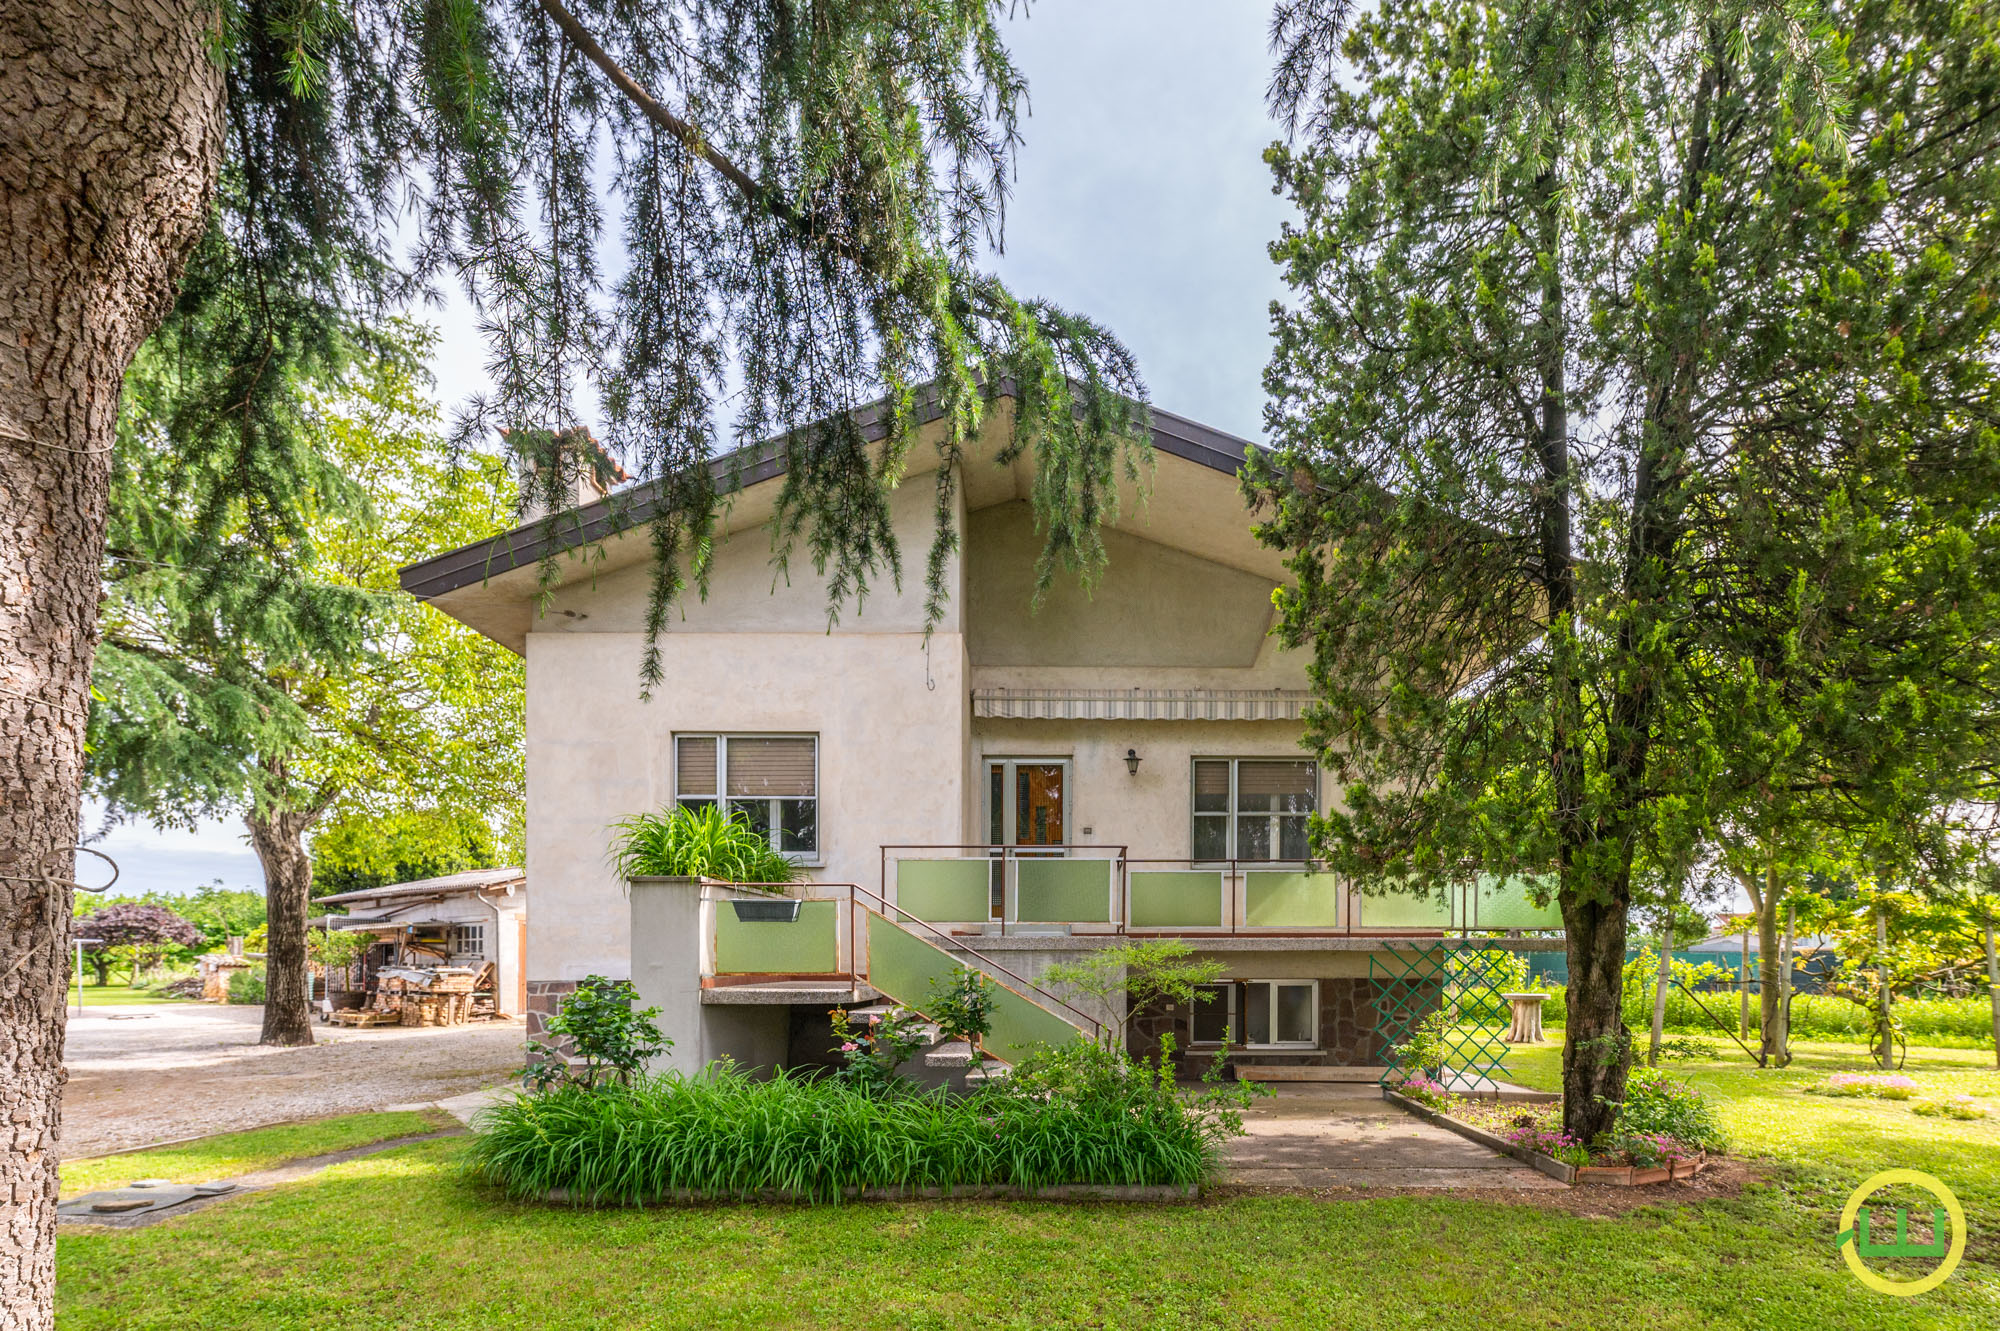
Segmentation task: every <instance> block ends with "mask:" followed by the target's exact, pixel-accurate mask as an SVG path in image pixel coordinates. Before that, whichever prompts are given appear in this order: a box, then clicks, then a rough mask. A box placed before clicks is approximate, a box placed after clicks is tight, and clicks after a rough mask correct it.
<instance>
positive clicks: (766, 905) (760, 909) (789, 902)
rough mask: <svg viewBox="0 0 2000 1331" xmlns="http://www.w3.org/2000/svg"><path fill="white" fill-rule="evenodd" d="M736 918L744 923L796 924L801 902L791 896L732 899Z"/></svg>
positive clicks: (731, 903)
mask: <svg viewBox="0 0 2000 1331" xmlns="http://www.w3.org/2000/svg"><path fill="white" fill-rule="evenodd" d="M729 904H730V905H731V906H733V907H735V909H736V918H737V919H738V920H740V921H741V922H742V923H744V924H752V923H758V924H796V923H797V922H798V918H799V904H800V903H799V902H797V901H795V900H793V899H792V898H790V897H772V898H771V899H770V900H769V901H732V902H730V903H729Z"/></svg>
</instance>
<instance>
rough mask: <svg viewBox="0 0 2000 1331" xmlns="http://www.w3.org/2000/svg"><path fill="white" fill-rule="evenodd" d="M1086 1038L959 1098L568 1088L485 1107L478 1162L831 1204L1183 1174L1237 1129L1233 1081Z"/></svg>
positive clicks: (780, 1079)
mask: <svg viewBox="0 0 2000 1331" xmlns="http://www.w3.org/2000/svg"><path fill="white" fill-rule="evenodd" d="M1092 1050H1094V1047H1093V1046H1091V1045H1090V1044H1088V1042H1085V1041H1078V1042H1076V1043H1075V1044H1074V1045H1073V1046H1071V1047H1069V1048H1066V1049H1063V1050H1061V1051H1049V1052H1047V1053H1044V1054H1040V1055H1036V1056H1031V1057H1029V1058H1026V1059H1023V1060H1022V1062H1021V1063H1020V1065H1019V1066H1018V1067H1017V1068H1016V1069H1015V1073H1014V1076H1013V1077H1011V1078H1008V1079H1006V1080H1005V1081H1002V1082H1000V1083H998V1084H995V1085H993V1086H990V1087H988V1088H986V1089H983V1090H981V1091H978V1092H976V1093H974V1094H972V1095H969V1096H952V1095H950V1094H947V1093H946V1092H943V1091H926V1092H915V1093H911V1094H906V1095H894V1096H880V1095H871V1094H869V1093H867V1092H865V1091H862V1090H859V1089H856V1088H855V1087H854V1086H852V1085H849V1084H848V1083H847V1082H845V1081H843V1080H841V1079H838V1078H832V1077H822V1078H818V1079H808V1078H806V1077H803V1076H800V1075H798V1074H795V1073H791V1072H781V1073H779V1074H778V1075H776V1076H774V1077H771V1078H769V1079H768V1080H757V1079H754V1078H752V1077H750V1076H749V1075H747V1074H746V1073H744V1072H742V1071H739V1070H738V1069H736V1068H734V1067H733V1066H731V1065H729V1064H726V1063H724V1064H718V1065H716V1066H714V1067H711V1068H709V1069H708V1070H707V1071H705V1072H703V1073H701V1074H700V1075H698V1076H695V1077H683V1076H681V1075H679V1074H678V1073H670V1074H668V1075H666V1076H664V1077H639V1078H635V1079H634V1080H633V1082H632V1083H631V1084H630V1085H629V1086H628V1085H621V1084H611V1085H607V1086H604V1087H601V1088H600V1089H598V1090H596V1091H589V1090H586V1089H584V1088H582V1087H579V1086H573V1085H563V1086H557V1087H553V1088H551V1089H550V1090H548V1091H546V1092H544V1093H541V1094H537V1095H523V1096H519V1097H516V1098H515V1099H513V1100H510V1101H507V1102H505V1103H503V1104H500V1105H496V1106H494V1107H493V1108H491V1109H488V1110H486V1111H485V1112H484V1114H483V1116H482V1119H481V1121H480V1125H479V1126H480V1132H479V1134H478V1135H477V1136H476V1137H475V1138H474V1139H473V1143H472V1146H471V1149H470V1151H469V1159H470V1163H471V1166H472V1168H473V1169H474V1170H475V1171H477V1173H478V1174H479V1175H480V1176H481V1177H483V1178H485V1179H486V1180H488V1181H490V1182H492V1183H495V1184H498V1185H499V1186H501V1187H503V1188H505V1189H506V1190H507V1191H508V1193H509V1194H511V1195H513V1196H517V1197H543V1196H546V1195H547V1194H548V1193H549V1192H550V1190H551V1189H557V1188H560V1189H566V1190H567V1191H568V1193H569V1195H570V1196H571V1197H572V1198H573V1199H575V1200H577V1201H582V1202H586V1203H589V1204H593V1205H637V1204H643V1203H646V1202H652V1201H658V1200H660V1199H662V1198H668V1197H674V1196H679V1195H683V1194H693V1195H697V1196H701V1197H712V1198H730V1197H739V1198H740V1197H750V1196H754V1195H757V1194H759V1193H761V1192H764V1191H767V1190H769V1191H776V1192H780V1193H783V1194H786V1195H788V1196H795V1197H799V1198H807V1199H812V1200H817V1201H838V1200H839V1199H840V1197H841V1194H842V1190H843V1189H846V1188H869V1187H882V1188H904V1187H911V1188H914V1187H939V1188H963V1187H975V1186H982V1185H1008V1184H1011V1185H1015V1186H1019V1187H1024V1188H1043V1187H1052V1186H1055V1185H1058V1184H1064V1183H1089V1184H1099V1185H1107V1186H1108V1185H1121V1184H1169V1185H1180V1186H1188V1185H1193V1184H1198V1183H1201V1182H1202V1181H1204V1180H1205V1179H1208V1178H1209V1177H1211V1176H1212V1175H1213V1173H1214V1171H1215V1168H1216V1165H1217V1161H1218V1159H1219V1147H1220V1143H1221V1141H1222V1140H1223V1139H1224V1138H1225V1137H1227V1136H1228V1135H1231V1134H1233V1133H1234V1132H1236V1131H1240V1128H1241V1120H1240V1115H1239V1116H1238V1117H1236V1118H1233V1119H1232V1117H1231V1115H1232V1113H1233V1112H1235V1111H1233V1110H1232V1107H1231V1106H1232V1104H1240V1102H1241V1101H1243V1100H1245V1099H1247V1095H1248V1092H1247V1091H1246V1090H1245V1089H1243V1088H1239V1087H1235V1086H1227V1087H1221V1086H1218V1087H1212V1088H1210V1089H1208V1090H1206V1091H1203V1092H1200V1093H1190V1092H1186V1091H1182V1090H1180V1089H1179V1088H1178V1087H1177V1086H1176V1085H1175V1084H1174V1080H1173V1068H1172V1064H1171V1062H1169V1061H1167V1060H1165V1059H1162V1060H1160V1062H1159V1063H1158V1064H1157V1065H1145V1064H1132V1063H1129V1062H1127V1061H1126V1060H1125V1059H1124V1058H1123V1057H1122V1056H1120V1055H1116V1054H1113V1053H1109V1052H1106V1051H1102V1050H1095V1051H1094V1052H1086V1051H1092Z"/></svg>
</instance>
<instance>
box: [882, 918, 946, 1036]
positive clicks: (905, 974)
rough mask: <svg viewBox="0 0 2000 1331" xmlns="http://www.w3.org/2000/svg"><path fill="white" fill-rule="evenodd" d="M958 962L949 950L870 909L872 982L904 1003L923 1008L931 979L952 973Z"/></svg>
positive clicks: (906, 1005) (908, 1005) (929, 989)
mask: <svg viewBox="0 0 2000 1331" xmlns="http://www.w3.org/2000/svg"><path fill="white" fill-rule="evenodd" d="M953 969H954V963H953V962H952V959H951V957H950V956H949V955H947V954H946V952H945V950H944V949H943V948H940V947H933V946H932V945H931V944H929V943H926V942H925V941H924V940H923V939H921V938H919V937H917V936H916V935H915V934H913V933H911V932H909V931H908V930H906V929H903V928H901V927H899V926H897V925H894V924H891V923H890V922H889V921H888V920H886V919H884V918H883V917H882V916H880V915H877V914H875V913H874V912H873V911H870V912H869V913H868V983H870V984H872V985H874V986H875V987H876V988H877V989H880V990H881V991H882V992H883V993H885V994H887V995H888V996H889V997H891V998H893V999H895V1000H896V1001H897V1002H898V1003H901V1004H902V1005H903V1006H904V1007H911V1008H915V1009H917V1010H918V1011H919V1012H921V1011H922V1010H923V1006H924V1001H925V999H927V998H928V997H929V995H930V992H931V981H932V980H935V979H940V978H943V977H947V976H949V975H950V974H951V973H952V971H953Z"/></svg>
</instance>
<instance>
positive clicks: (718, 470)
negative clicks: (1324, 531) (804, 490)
mask: <svg viewBox="0 0 2000 1331" xmlns="http://www.w3.org/2000/svg"><path fill="white" fill-rule="evenodd" d="M1011 388H1012V385H1011V384H1007V385H1003V386H1002V388H1001V393H1000V395H1001V396H1003V397H1006V396H1011V395H1012V394H1011ZM942 414H943V412H942V409H941V408H940V407H939V405H938V401H937V398H936V396H935V394H929V393H927V394H925V395H924V396H923V398H922V399H921V400H920V401H919V402H918V404H917V409H916V418H917V419H916V423H917V424H919V425H927V424H929V423H930V422H932V421H935V420H937V419H938V418H939V417H940V416H941V415H942ZM1148 415H1149V417H1150V419H1151V422H1152V430H1153V447H1154V448H1155V449H1157V450H1158V451H1160V452H1162V453H1166V454H1169V455H1171V456H1173V457H1177V458H1181V459H1183V460H1185V461H1188V462H1193V463H1197V464H1199V465H1201V466H1204V467H1207V468H1209V469H1210V470H1212V471H1219V472H1222V473H1223V474H1224V475H1228V476H1234V475H1236V474H1237V472H1238V471H1240V470H1241V469H1242V466H1243V459H1244V457H1245V456H1246V455H1247V453H1248V450H1250V449H1253V448H1256V447H1258V445H1257V444H1254V443H1252V442H1251V441H1250V440H1248V439H1239V438H1238V437H1236V436H1235V435H1232V434H1226V433H1224V432H1223V431H1221V430H1217V429H1213V428H1211V427H1209V426H1206V425H1203V424H1201V423H1200V422H1198V421H1192V420H1189V419H1188V418H1187V417H1185V416H1177V415H1175V414H1174V413H1173V412H1171V411H1162V410H1160V409H1159V408H1158V407H1152V408H1149V409H1148ZM855 418H856V422H857V424H859V425H860V427H861V433H862V437H863V438H865V439H867V440H868V441H869V442H871V443H873V442H875V441H877V440H880V439H882V438H884V437H885V436H886V435H887V434H888V433H889V425H888V409H887V403H886V402H872V403H870V404H868V405H867V406H865V407H860V408H857V409H856V411H855ZM783 442H784V441H783V439H782V438H779V439H766V440H760V441H759V442H757V443H754V444H746V445H744V446H743V447H742V448H738V449H734V450H732V451H730V452H728V453H724V454H723V455H722V456H720V457H717V458H714V459H712V460H711V461H710V462H709V464H708V466H709V475H710V476H711V477H712V478H713V479H714V481H715V488H716V491H717V492H718V493H720V494H729V493H732V492H734V491H737V490H743V489H747V488H749V487H750V486H753V485H757V484H760V483H762V482H764V481H769V480H775V479H777V478H778V477H780V476H782V475H784V474H785V456H784V449H783ZM658 503H659V482H658V481H647V482H646V483H644V484H643V485H635V486H633V487H632V488H631V489H629V490H621V491H619V492H617V493H616V494H611V495H607V496H605V497H604V498H603V499H599V500H597V501H596V502H594V503H590V504H586V505H584V506H583V507H582V508H579V509H575V510H572V511H569V512H565V513H560V514H558V515H557V516H556V520H555V522H554V524H553V526H554V530H553V532H551V531H550V530H549V527H550V525H551V524H549V523H548V522H547V520H546V519H537V520H535V521H534V522H531V523H528V524H527V525H525V526H521V527H516V528H514V530H512V531H507V532H502V533H500V535H498V536H491V537H488V538H487V539H485V540H483V541H475V542H473V543H472V544H471V545H467V546H461V547H460V548H458V549H456V550H448V551H446V552H445V553H444V554H441V555H436V556H433V557H432V558H430V559H425V560H420V561H418V562H417V563H414V564H410V565H408V566H407V567H405V568H403V569H402V570H401V571H400V574H399V579H400V582H401V584H402V588H403V590H404V591H406V592H408V593H409V594H410V595H412V596H415V597H417V598H419V599H422V600H428V599H429V598H431V597H433V596H442V595H444V594H445V593H446V592H452V591H457V590H458V589H459V588H461V587H468V586H471V585H472V584H473V583H476V582H483V581H485V580H486V579H487V578H490V577H493V576H495V575H496V574H500V573H509V572H512V571H513V570H514V569H517V568H525V567H527V566H528V565H530V564H535V563H539V562H540V561H541V560H543V559H545V558H547V557H548V556H549V555H551V554H561V553H562V552H563V551H565V550H574V549H576V548H577V547H578V546H584V545H591V544H594V543H595V542H598V541H602V540H604V539H606V538H608V537H611V536H615V535H617V534H618V533H619V532H621V531H626V530H629V529H631V528H633V527H637V526H640V525H641V524H643V523H645V522H648V521H650V520H651V519H652V517H653V514H654V513H655V511H656V510H657V506H658Z"/></svg>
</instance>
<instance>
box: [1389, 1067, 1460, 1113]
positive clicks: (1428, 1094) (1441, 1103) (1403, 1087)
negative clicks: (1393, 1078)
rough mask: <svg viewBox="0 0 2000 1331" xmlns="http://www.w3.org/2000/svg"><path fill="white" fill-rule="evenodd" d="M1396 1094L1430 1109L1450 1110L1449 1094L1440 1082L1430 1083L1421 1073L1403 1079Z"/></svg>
mask: <svg viewBox="0 0 2000 1331" xmlns="http://www.w3.org/2000/svg"><path fill="white" fill-rule="evenodd" d="M1396 1093H1397V1094H1398V1095H1401V1096H1404V1097H1406V1098H1408V1099H1411V1100H1415V1101H1416V1102H1417V1103H1418V1104H1420V1105H1424V1106H1427V1107H1428V1108H1431V1109H1449V1108H1451V1092H1450V1091H1447V1090H1446V1089H1445V1088H1444V1085H1443V1084H1442V1083H1441V1082H1435V1081H1432V1080H1431V1079H1430V1078H1429V1077H1426V1076H1425V1075H1424V1074H1423V1073H1421V1072H1416V1073H1412V1074H1411V1075H1409V1076H1408V1077H1405V1078H1404V1079H1403V1080H1402V1082H1401V1083H1399V1084H1398V1085H1397V1087H1396Z"/></svg>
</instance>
